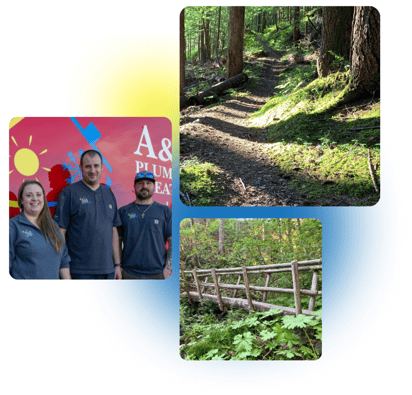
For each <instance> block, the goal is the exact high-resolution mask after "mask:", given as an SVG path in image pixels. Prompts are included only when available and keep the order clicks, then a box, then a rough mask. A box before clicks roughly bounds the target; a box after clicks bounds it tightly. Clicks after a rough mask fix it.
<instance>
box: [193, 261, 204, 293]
mask: <svg viewBox="0 0 412 395" xmlns="http://www.w3.org/2000/svg"><path fill="white" fill-rule="evenodd" d="M193 277H194V279H195V283H196V289H197V293H198V294H199V299H200V301H202V299H203V295H202V290H201V289H200V286H199V279H198V278H197V272H196V269H195V270H193Z"/></svg>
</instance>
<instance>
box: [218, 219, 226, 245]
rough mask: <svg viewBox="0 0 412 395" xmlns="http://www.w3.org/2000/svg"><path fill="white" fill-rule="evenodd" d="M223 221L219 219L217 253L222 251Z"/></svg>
mask: <svg viewBox="0 0 412 395" xmlns="http://www.w3.org/2000/svg"><path fill="white" fill-rule="evenodd" d="M224 238H225V235H224V233H223V219H219V252H223V251H224Z"/></svg>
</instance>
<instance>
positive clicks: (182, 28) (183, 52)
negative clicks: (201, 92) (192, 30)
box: [180, 9, 186, 95]
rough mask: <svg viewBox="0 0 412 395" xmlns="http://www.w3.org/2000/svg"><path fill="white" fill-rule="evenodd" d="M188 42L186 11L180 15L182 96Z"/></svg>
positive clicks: (181, 93) (181, 92)
mask: <svg viewBox="0 0 412 395" xmlns="http://www.w3.org/2000/svg"><path fill="white" fill-rule="evenodd" d="M185 63H186V41H185V10H184V9H183V10H182V12H181V13H180V95H183V88H184V85H185Z"/></svg>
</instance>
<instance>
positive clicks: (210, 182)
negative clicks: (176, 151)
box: [180, 158, 220, 206]
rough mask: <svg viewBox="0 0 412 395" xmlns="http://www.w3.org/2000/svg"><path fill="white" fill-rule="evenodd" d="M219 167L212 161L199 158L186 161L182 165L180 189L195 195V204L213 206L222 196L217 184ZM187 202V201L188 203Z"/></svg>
mask: <svg viewBox="0 0 412 395" xmlns="http://www.w3.org/2000/svg"><path fill="white" fill-rule="evenodd" d="M217 178H218V168H217V166H215V165H213V164H212V163H208V162H204V163H200V162H198V161H197V158H194V159H193V160H191V161H185V162H183V163H182V164H181V166H180V190H181V191H182V192H183V193H188V194H189V195H191V196H192V198H193V196H194V198H193V202H192V203H193V205H195V206H213V205H215V199H216V198H217V197H219V196H220V188H219V187H218V186H217V183H216V181H217ZM186 204H187V203H186Z"/></svg>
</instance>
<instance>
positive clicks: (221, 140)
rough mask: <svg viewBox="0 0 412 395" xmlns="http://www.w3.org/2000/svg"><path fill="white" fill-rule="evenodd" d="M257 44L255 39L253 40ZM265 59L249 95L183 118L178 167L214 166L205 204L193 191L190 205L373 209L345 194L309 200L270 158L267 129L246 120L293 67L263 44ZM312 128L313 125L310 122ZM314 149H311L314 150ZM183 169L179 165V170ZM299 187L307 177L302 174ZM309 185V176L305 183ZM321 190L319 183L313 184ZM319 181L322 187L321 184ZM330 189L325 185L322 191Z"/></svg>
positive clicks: (287, 172)
mask: <svg viewBox="0 0 412 395" xmlns="http://www.w3.org/2000/svg"><path fill="white" fill-rule="evenodd" d="M256 39H257V40H259V38H256ZM261 44H262V45H263V47H264V48H265V50H266V52H267V54H268V56H267V57H266V58H264V59H263V60H262V61H263V64H264V67H263V71H262V74H261V75H260V78H259V84H258V86H257V87H256V88H255V89H253V90H252V91H251V92H250V93H248V94H247V95H242V94H240V95H237V96H236V97H231V96H229V95H226V96H224V97H223V98H221V101H220V104H218V105H215V106H213V107H210V106H209V107H202V106H192V107H188V108H186V109H183V110H182V112H181V119H182V121H181V126H180V163H181V172H183V173H184V172H185V165H184V164H185V163H190V162H191V161H196V162H197V163H208V164H213V166H214V167H213V169H212V168H211V169H209V170H207V171H208V174H210V172H211V171H213V172H214V174H213V175H214V181H213V182H214V187H213V190H211V191H210V197H209V198H210V200H209V201H208V203H206V204H202V203H200V204H199V202H196V197H197V191H194V190H193V191H191V190H189V191H187V190H186V191H184V192H186V193H188V194H189V196H191V200H194V203H193V205H195V206H196V205H213V206H354V205H371V203H372V204H374V203H375V202H369V201H368V200H367V199H366V200H365V199H364V198H362V197H356V196H353V195H351V194H350V193H348V194H342V193H339V194H334V193H333V190H332V191H330V192H329V191H328V192H326V193H319V194H316V195H309V196H308V194H307V193H306V191H305V190H304V188H305V186H306V185H305V186H303V188H302V185H299V184H296V183H295V184H293V183H291V182H290V181H291V180H292V181H293V179H295V178H296V176H295V174H296V175H298V173H299V171H300V170H302V169H301V168H300V167H302V166H300V167H299V166H295V167H293V166H292V167H291V168H290V169H286V170H285V168H284V167H283V168H282V167H281V166H279V162H278V161H277V160H276V156H274V155H273V154H272V155H271V154H270V152H271V150H272V152H273V149H272V147H273V146H274V145H275V144H274V143H273V140H270V129H269V128H268V127H266V128H265V127H263V128H262V127H260V128H259V127H258V128H257V127H256V126H254V125H253V124H252V121H251V119H250V116H251V115H252V114H254V113H256V112H257V111H259V110H260V109H262V107H264V106H265V104H267V103H268V101H269V100H270V99H271V98H272V97H273V95H274V91H275V88H276V87H277V85H278V78H279V75H280V73H282V72H283V71H284V70H285V69H286V68H287V67H300V66H303V65H297V64H294V65H291V63H290V62H289V61H288V60H283V61H281V54H279V53H277V52H275V51H273V50H272V49H270V48H269V47H267V46H266V45H265V44H264V43H262V42H261ZM309 122H312V121H309ZM271 141H272V142H271ZM315 145H316V143H315V144H313V146H315ZM182 164H183V165H182ZM300 173H301V174H299V177H300V179H301V180H303V182H304V181H305V177H306V174H304V172H302V171H300ZM307 178H308V179H309V180H311V179H313V178H314V177H313V176H312V175H309V176H308V177H307ZM317 181H318V184H320V185H319V188H323V184H322V180H317ZM319 181H320V182H319ZM329 183H333V182H328V181H326V182H324V184H325V188H326V187H327V186H328V184H329Z"/></svg>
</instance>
